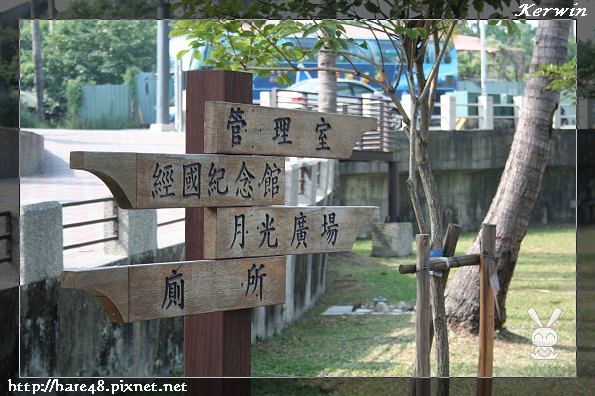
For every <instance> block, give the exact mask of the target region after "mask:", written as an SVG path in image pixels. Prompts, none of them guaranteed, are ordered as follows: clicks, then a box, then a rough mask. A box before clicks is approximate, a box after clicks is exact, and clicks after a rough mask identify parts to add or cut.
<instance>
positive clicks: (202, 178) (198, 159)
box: [70, 151, 285, 209]
mask: <svg viewBox="0 0 595 396" xmlns="http://www.w3.org/2000/svg"><path fill="white" fill-rule="evenodd" d="M70 167H71V168H73V169H82V170H86V171H88V172H91V173H93V174H94V175H96V176H97V177H99V178H100V179H101V180H102V181H103V182H104V183H105V184H106V185H107V186H108V187H109V189H110V191H111V192H112V194H113V195H114V197H115V198H116V202H117V203H118V206H120V207H121V208H124V209H148V208H182V207H204V206H251V205H270V204H283V203H284V202H285V159H284V158H280V157H256V156H237V155H234V156H231V155H212V154H177V155H176V154H141V153H104V152H84V151H73V152H71V153H70Z"/></svg>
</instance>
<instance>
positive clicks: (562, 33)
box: [446, 20, 571, 333]
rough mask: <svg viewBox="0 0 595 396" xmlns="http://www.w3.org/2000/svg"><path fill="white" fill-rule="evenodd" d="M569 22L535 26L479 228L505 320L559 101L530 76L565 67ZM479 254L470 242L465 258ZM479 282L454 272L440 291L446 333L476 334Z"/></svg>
mask: <svg viewBox="0 0 595 396" xmlns="http://www.w3.org/2000/svg"><path fill="white" fill-rule="evenodd" d="M570 23H571V22H570V21H567V20H541V21H539V25H538V28H537V35H536V43H535V47H534V49H533V58H532V60H531V68H530V73H531V75H530V77H529V81H528V82H527V87H526V89H525V96H524V101H523V108H522V110H521V115H520V118H519V123H518V125H517V128H516V133H515V135H514V139H513V142H512V147H511V149H510V154H509V156H508V160H507V162H506V165H505V168H504V172H503V174H502V178H501V179H500V184H499V186H498V190H497V192H496V195H495V197H494V199H493V201H492V204H491V206H490V209H489V211H488V214H487V215H486V217H485V220H484V223H489V224H495V225H496V230H497V235H496V255H497V257H498V264H497V268H498V279H499V281H500V290H499V292H498V297H497V300H498V304H499V306H500V310H501V312H502V320H501V321H500V320H499V319H498V318H496V323H495V326H496V328H500V327H502V325H503V323H504V321H505V320H506V309H505V303H506V294H507V292H508V287H509V285H510V281H511V279H512V275H513V273H514V268H515V265H516V262H517V257H518V254H519V248H520V245H521V241H522V240H523V237H524V236H525V233H526V232H527V226H528V224H529V218H530V216H531V211H532V210H533V206H534V204H535V201H536V200H537V197H538V195H539V190H540V186H541V181H542V179H543V174H544V171H545V167H546V164H547V159H548V154H549V151H550V146H551V141H552V133H553V130H552V119H553V115H554V111H555V110H556V108H557V106H558V103H559V99H560V95H559V93H557V92H553V91H550V90H548V89H546V86H547V85H548V84H549V81H548V80H547V79H546V78H545V77H541V76H536V75H535V74H533V72H535V71H536V70H537V68H538V67H539V65H541V64H554V65H562V64H563V63H564V62H565V61H566V54H567V45H568V33H569V27H570ZM477 252H479V238H476V239H475V241H474V243H473V245H472V247H471V249H470V253H477ZM478 296H479V276H478V268H477V267H465V268H462V269H460V270H459V271H458V272H457V274H456V276H455V277H454V279H453V281H452V283H451V284H450V286H449V287H448V289H447V291H446V313H447V316H448V322H449V324H450V326H451V328H453V329H455V330H464V331H468V332H471V333H477V332H478V330H479V298H478Z"/></svg>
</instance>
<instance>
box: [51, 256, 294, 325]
mask: <svg viewBox="0 0 595 396" xmlns="http://www.w3.org/2000/svg"><path fill="white" fill-rule="evenodd" d="M61 286H62V287H63V288H70V289H82V290H84V291H86V292H88V293H89V294H91V295H93V296H94V297H96V298H97V299H98V300H99V301H100V302H101V304H102V305H103V306H104V308H105V310H106V311H107V313H108V315H109V317H110V319H111V320H112V322H115V323H122V322H124V323H127V322H136V321H141V320H150V319H161V318H168V317H173V316H184V315H193V314H198V313H207V312H216V311H228V310H234V309H243V308H253V307H260V306H266V305H274V304H283V303H284V302H285V257H283V256H281V257H259V258H250V259H232V260H218V261H212V260H197V261H183V262H174V263H160V264H139V265H130V266H117V267H104V268H97V269H91V270H81V271H76V270H69V271H63V272H62V276H61Z"/></svg>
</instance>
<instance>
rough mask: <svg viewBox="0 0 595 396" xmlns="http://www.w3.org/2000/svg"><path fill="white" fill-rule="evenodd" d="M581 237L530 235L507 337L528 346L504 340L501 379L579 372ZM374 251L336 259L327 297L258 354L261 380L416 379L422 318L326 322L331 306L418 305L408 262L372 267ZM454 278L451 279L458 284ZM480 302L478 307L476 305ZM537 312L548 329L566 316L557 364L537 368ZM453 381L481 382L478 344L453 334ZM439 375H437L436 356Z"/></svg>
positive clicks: (358, 248)
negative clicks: (376, 301)
mask: <svg viewBox="0 0 595 396" xmlns="http://www.w3.org/2000/svg"><path fill="white" fill-rule="evenodd" d="M474 236H475V234H471V233H468V234H463V235H462V236H461V238H460V240H459V245H458V248H457V255H462V254H465V253H466V250H467V248H468V247H469V246H470V245H471V242H472V239H473V238H474ZM575 236H576V232H575V228H574V226H558V227H549V228H533V229H530V230H529V232H528V233H527V236H526V237H525V239H524V241H523V244H522V247H521V253H520V256H519V260H518V262H517V266H516V270H515V274H514V277H513V280H512V282H511V285H510V289H509V292H508V298H507V304H506V308H507V312H508V319H507V323H506V327H507V329H508V330H509V331H511V332H513V333H515V334H517V335H520V336H523V337H525V338H526V341H524V342H511V341H505V340H502V339H501V338H499V337H498V335H497V336H496V341H495V346H494V376H498V377H502V376H514V377H518V376H534V377H542V376H546V377H550V376H551V377H554V376H556V377H568V376H574V375H575V372H576V365H575V353H576V335H575V329H576V326H575V324H576V321H575V318H576V309H575V307H576V304H575V301H576V298H575V292H576V286H575V281H576V276H575V270H576V266H575V245H576V243H575ZM370 252H371V242H370V241H369V240H363V241H358V242H356V245H355V247H354V250H353V253H342V254H333V255H329V263H328V277H327V286H326V292H325V294H324V295H323V296H322V297H321V298H320V299H319V301H318V303H317V304H316V306H315V307H313V308H312V309H311V310H310V311H308V312H307V313H306V314H305V315H304V317H303V318H302V319H301V320H299V321H297V322H295V323H293V324H291V325H290V326H288V327H287V328H286V329H284V330H283V331H282V332H281V334H279V335H277V336H275V337H273V338H270V339H267V340H263V341H259V342H257V343H256V344H255V345H254V346H253V348H252V375H253V376H254V377H259V376H264V377H271V376H274V377H285V376H292V377H325V376H327V377H328V376H331V377H351V376H356V377H363V376H373V377H377V376H378V377H386V376H389V377H408V376H410V375H411V369H412V364H413V357H414V349H415V339H414V338H415V332H414V326H415V325H414V320H415V316H414V315H362V316H355V315H343V316H321V315H320V314H321V313H322V312H323V311H324V310H326V309H327V308H328V307H330V306H333V305H352V304H354V303H356V302H358V301H360V302H361V303H362V304H365V303H372V300H373V298H375V297H379V296H382V297H385V298H387V299H388V302H389V304H391V305H396V304H397V303H399V302H400V301H403V302H405V303H406V304H407V305H415V278H414V276H413V275H401V274H399V272H398V270H397V267H398V265H399V264H401V263H408V262H414V261H415V256H414V255H411V256H408V257H404V258H391V259H383V258H374V257H370ZM455 271H456V269H455V270H452V271H451V272H452V273H451V275H450V279H452V278H453V277H454V272H455ZM478 298H479V297H478ZM530 307H533V308H535V310H536V311H537V313H538V315H539V317H540V318H541V321H542V323H543V325H546V323H547V321H548V320H549V317H550V315H551V313H552V311H553V309H554V308H555V307H559V308H560V309H561V310H562V314H561V316H560V318H559V319H558V320H557V321H556V322H555V323H554V324H553V325H552V328H553V329H554V330H555V331H556V332H557V334H558V343H557V344H556V345H555V350H556V352H558V353H559V357H558V358H557V359H556V360H541V361H538V360H533V359H532V358H531V356H530V353H531V352H533V349H534V347H533V345H532V344H531V342H530V339H531V334H532V332H533V330H534V329H535V328H536V327H537V325H536V324H535V323H534V322H533V321H532V320H531V319H530V318H529V316H528V314H527V310H528V309H529V308H530ZM449 343H450V373H451V376H459V377H460V376H463V377H465V376H469V377H474V376H476V375H477V367H478V363H477V360H478V346H479V338H478V337H477V336H471V335H465V336H463V335H457V334H454V333H450V334H449ZM432 370H433V371H435V363H434V357H433V356H432Z"/></svg>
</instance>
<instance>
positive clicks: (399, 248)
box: [372, 223, 413, 257]
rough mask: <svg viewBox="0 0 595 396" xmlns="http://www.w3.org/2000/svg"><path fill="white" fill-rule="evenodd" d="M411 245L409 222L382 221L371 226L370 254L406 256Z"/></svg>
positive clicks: (411, 232) (411, 228)
mask: <svg viewBox="0 0 595 396" xmlns="http://www.w3.org/2000/svg"><path fill="white" fill-rule="evenodd" d="M412 246H413V226H412V225H411V223H384V224H376V225H374V226H373V227H372V256H380V257H395V256H408V255H410V254H411V252H412Z"/></svg>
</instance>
